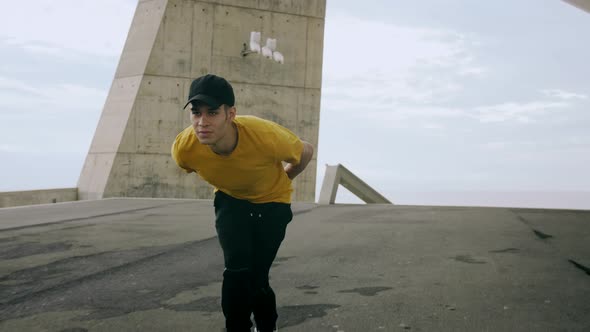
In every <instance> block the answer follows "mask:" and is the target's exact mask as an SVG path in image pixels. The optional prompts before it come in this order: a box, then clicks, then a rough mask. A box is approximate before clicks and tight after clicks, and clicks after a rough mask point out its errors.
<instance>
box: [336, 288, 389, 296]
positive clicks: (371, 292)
mask: <svg viewBox="0 0 590 332" xmlns="http://www.w3.org/2000/svg"><path fill="white" fill-rule="evenodd" d="M390 289H392V288H391V287H361V288H353V289H345V290H341V291H338V293H358V294H360V295H362V296H375V295H377V294H378V293H379V292H383V291H386V290H390Z"/></svg>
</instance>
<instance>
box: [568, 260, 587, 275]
mask: <svg viewBox="0 0 590 332" xmlns="http://www.w3.org/2000/svg"><path fill="white" fill-rule="evenodd" d="M568 262H570V263H572V264H573V265H574V266H575V267H577V268H578V269H580V270H582V271H584V272H586V274H587V275H589V276H590V267H587V266H585V265H582V264H580V263H578V262H576V261H575V260H573V259H568Z"/></svg>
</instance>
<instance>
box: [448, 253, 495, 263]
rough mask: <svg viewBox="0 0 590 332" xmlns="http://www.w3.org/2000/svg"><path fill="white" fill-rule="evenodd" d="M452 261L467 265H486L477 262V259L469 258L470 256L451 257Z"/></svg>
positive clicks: (479, 261)
mask: <svg viewBox="0 0 590 332" xmlns="http://www.w3.org/2000/svg"><path fill="white" fill-rule="evenodd" d="M453 259H454V260H456V261H458V262H462V263H468V264H486V263H487V262H485V261H481V260H477V259H475V258H473V257H471V255H457V256H455V257H453Z"/></svg>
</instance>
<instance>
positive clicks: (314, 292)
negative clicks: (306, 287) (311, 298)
mask: <svg viewBox="0 0 590 332" xmlns="http://www.w3.org/2000/svg"><path fill="white" fill-rule="evenodd" d="M317 293H318V292H316V291H306V292H303V294H309V295H315V294H317Z"/></svg>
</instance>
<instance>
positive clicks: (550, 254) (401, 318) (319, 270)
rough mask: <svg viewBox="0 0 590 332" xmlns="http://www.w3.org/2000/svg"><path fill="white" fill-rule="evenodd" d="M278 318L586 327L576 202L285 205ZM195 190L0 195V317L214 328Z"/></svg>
mask: <svg viewBox="0 0 590 332" xmlns="http://www.w3.org/2000/svg"><path fill="white" fill-rule="evenodd" d="M293 210H294V213H295V218H294V220H293V221H292V222H291V223H290V225H289V227H288V229H287V237H286V239H285V241H284V242H283V245H282V247H281V249H280V251H279V254H278V256H277V259H276V260H275V264H274V265H273V268H272V269H271V285H272V286H273V288H274V290H275V292H276V293H277V303H278V311H279V316H280V317H279V331H281V332H288V331H329V332H347V331H590V269H589V268H590V211H584V210H543V209H516V208H477V207H428V206H398V205H332V206H318V205H315V204H294V205H293ZM213 218H214V216H213V207H212V201H210V200H172V199H170V200H167V199H106V200H99V201H81V202H70V203H58V204H52V205H39V206H30V207H17V208H4V209H0V331H59V332H83V331H93V332H94V331H109V332H110V331H220V330H221V329H222V327H223V315H222V314H221V306H220V292H221V278H222V271H223V257H222V253H221V250H220V248H219V244H218V240H217V237H216V235H215V228H214V223H213V220H214V219H213Z"/></svg>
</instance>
